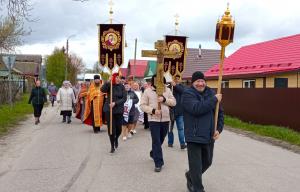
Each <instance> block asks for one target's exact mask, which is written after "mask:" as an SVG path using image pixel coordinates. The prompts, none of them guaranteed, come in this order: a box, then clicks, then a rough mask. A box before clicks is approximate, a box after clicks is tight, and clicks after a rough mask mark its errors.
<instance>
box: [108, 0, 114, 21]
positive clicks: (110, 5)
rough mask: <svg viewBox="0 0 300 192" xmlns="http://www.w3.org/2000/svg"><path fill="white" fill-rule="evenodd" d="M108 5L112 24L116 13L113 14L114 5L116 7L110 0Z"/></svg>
mask: <svg viewBox="0 0 300 192" xmlns="http://www.w3.org/2000/svg"><path fill="white" fill-rule="evenodd" d="M108 5H109V22H110V24H112V22H113V14H114V12H113V5H114V2H113V0H109V2H108Z"/></svg>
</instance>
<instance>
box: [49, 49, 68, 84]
mask: <svg viewBox="0 0 300 192" xmlns="http://www.w3.org/2000/svg"><path fill="white" fill-rule="evenodd" d="M65 66H66V56H65V53H64V49H58V48H55V49H54V51H53V53H52V54H51V55H50V56H48V57H47V61H46V79H47V81H48V82H53V83H54V84H55V85H56V86H57V87H60V86H61V84H62V82H63V81H64V80H65Z"/></svg>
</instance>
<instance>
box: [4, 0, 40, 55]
mask: <svg viewBox="0 0 300 192" xmlns="http://www.w3.org/2000/svg"><path fill="white" fill-rule="evenodd" d="M31 10H32V5H31V4H30V0H0V11H1V14H0V52H3V51H5V52H9V51H13V50H14V48H15V47H16V46H19V45H21V44H22V37H23V36H25V35H29V34H30V33H31V30H30V29H25V27H24V21H34V20H33V19H32V18H31V15H30V11H31Z"/></svg>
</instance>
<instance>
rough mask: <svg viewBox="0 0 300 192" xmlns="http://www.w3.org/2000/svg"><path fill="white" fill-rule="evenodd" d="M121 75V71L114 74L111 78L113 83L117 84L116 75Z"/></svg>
mask: <svg viewBox="0 0 300 192" xmlns="http://www.w3.org/2000/svg"><path fill="white" fill-rule="evenodd" d="M118 76H119V73H114V74H112V77H111V80H112V84H113V85H115V84H116V77H118Z"/></svg>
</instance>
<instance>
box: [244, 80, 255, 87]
mask: <svg viewBox="0 0 300 192" xmlns="http://www.w3.org/2000/svg"><path fill="white" fill-rule="evenodd" d="M243 88H255V80H244V81H243Z"/></svg>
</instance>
